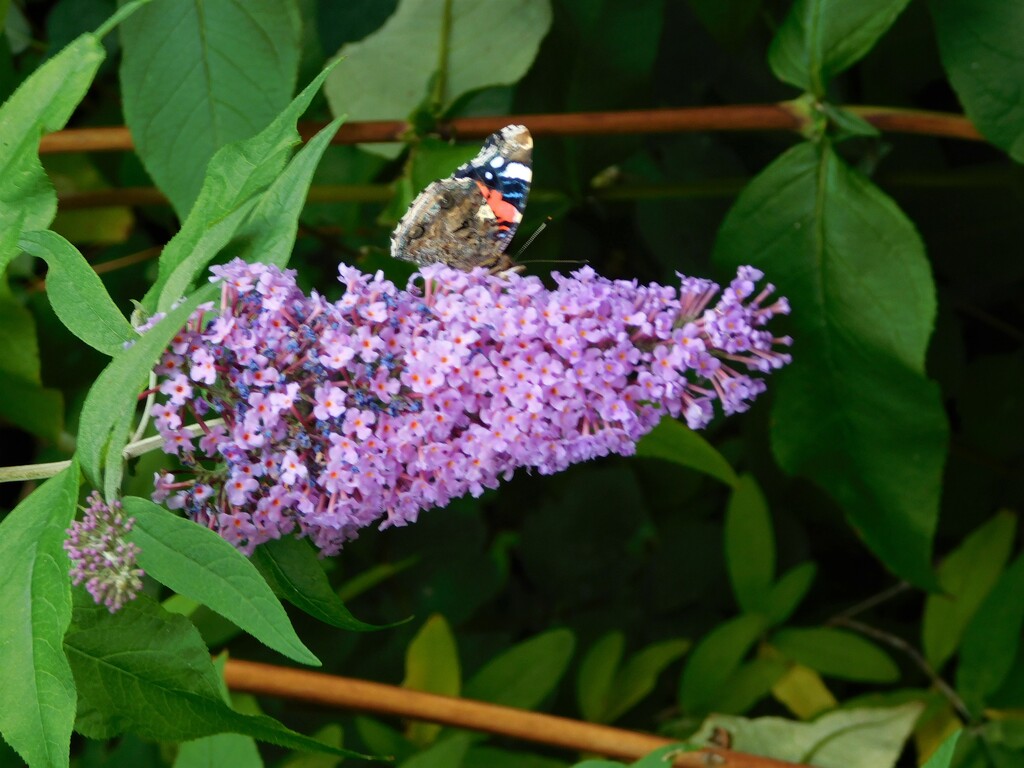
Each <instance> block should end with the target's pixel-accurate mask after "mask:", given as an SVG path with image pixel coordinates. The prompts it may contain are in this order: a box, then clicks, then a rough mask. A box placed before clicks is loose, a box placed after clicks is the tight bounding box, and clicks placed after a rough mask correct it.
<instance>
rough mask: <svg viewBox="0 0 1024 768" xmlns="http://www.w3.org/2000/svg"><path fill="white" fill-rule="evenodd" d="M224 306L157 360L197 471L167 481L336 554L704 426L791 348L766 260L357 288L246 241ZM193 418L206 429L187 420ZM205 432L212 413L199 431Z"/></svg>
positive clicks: (242, 544) (220, 526)
mask: <svg viewBox="0 0 1024 768" xmlns="http://www.w3.org/2000/svg"><path fill="white" fill-rule="evenodd" d="M213 271H214V273H215V275H216V276H218V277H220V278H222V279H223V293H222V298H221V303H220V307H219V308H217V311H216V312H214V306H213V305H212V304H209V305H206V306H203V307H200V308H199V309H198V310H197V311H196V314H195V315H194V316H193V318H192V319H191V321H190V323H189V325H188V326H187V327H186V328H185V329H183V330H182V331H181V333H179V334H178V335H177V337H176V338H175V339H174V340H173V342H172V344H171V347H170V349H169V350H168V351H167V352H166V354H165V355H164V357H163V359H162V360H161V361H160V363H159V365H158V368H157V372H158V373H159V375H160V384H159V391H160V393H162V395H163V398H162V402H161V403H160V404H158V405H156V406H155V407H154V408H153V410H152V413H153V416H154V419H155V421H156V426H157V429H158V431H159V432H160V434H161V436H162V437H163V439H164V450H165V451H167V452H168V453H174V454H177V456H178V457H179V459H180V461H181V463H182V465H183V469H184V473H183V476H182V479H176V478H175V477H174V476H173V475H171V474H169V473H160V474H158V475H157V477H156V491H155V493H154V495H153V498H154V499H155V500H156V501H164V500H166V502H167V505H168V506H170V507H172V508H181V509H184V511H185V512H186V514H188V516H189V517H190V518H192V519H193V520H195V521H197V522H199V523H201V524H202V525H206V526H208V527H209V528H211V529H213V530H215V531H218V532H219V533H220V534H221V535H222V536H223V537H225V538H226V539H227V540H228V541H231V542H232V543H234V544H235V545H236V546H238V547H239V548H240V549H241V550H242V551H244V552H247V553H248V552H252V550H253V549H254V548H255V547H256V546H257V545H258V544H260V543H262V542H264V541H267V540H269V539H275V538H279V537H281V536H283V535H286V534H288V533H291V532H293V531H298V532H299V533H300V534H301V535H304V536H308V537H309V538H311V539H312V540H313V541H314V542H315V544H316V545H317V546H318V547H319V548H320V549H321V551H322V552H323V553H325V554H333V553H335V552H337V551H338V550H339V549H340V548H341V546H342V544H343V543H344V542H345V541H347V540H349V539H351V538H354V537H355V536H357V535H358V532H359V530H360V529H361V528H363V527H364V526H366V525H369V524H371V523H373V522H374V521H377V520H379V519H381V518H382V517H383V522H382V527H386V526H388V525H405V524H406V523H409V522H412V521H415V520H416V517H417V515H418V514H419V512H420V511H421V510H424V509H429V508H431V507H434V506H443V505H445V504H447V503H448V502H449V501H450V500H452V499H454V498H457V497H459V496H462V495H464V494H466V493H471V494H473V495H479V494H480V493H482V492H483V491H484V489H485V488H493V487H495V486H497V485H498V482H499V480H500V479H507V478H509V477H511V475H512V473H513V472H514V471H515V470H516V469H517V468H520V467H527V468H534V469H536V470H537V471H539V472H541V473H542V474H548V473H552V472H558V471H560V470H562V469H565V468H566V467H568V466H569V465H570V464H572V463H575V462H578V461H585V460H587V459H591V458H594V457H597V456H604V455H606V454H609V453H619V454H630V453H633V452H634V450H635V445H636V441H637V440H639V439H640V437H642V436H643V435H644V434H645V433H647V432H648V431H650V430H651V429H652V428H653V427H654V425H655V424H657V423H658V421H659V420H660V419H661V418H662V417H663V416H664V415H666V414H668V415H672V416H679V415H682V416H683V417H684V418H685V419H686V421H687V423H688V424H689V425H690V426H691V427H693V428H700V427H703V426H705V425H706V424H707V423H708V421H709V420H710V419H711V417H712V415H713V413H714V410H713V403H714V402H715V401H716V400H717V401H719V402H721V404H722V407H723V410H724V411H725V412H726V413H734V412H738V411H743V410H746V409H747V408H748V407H749V404H750V402H751V401H752V400H753V399H754V398H755V397H756V396H757V395H758V394H759V393H761V392H762V391H763V390H764V382H763V381H761V380H758V379H752V378H751V377H750V376H748V375H747V374H745V373H743V372H742V371H743V370H756V371H761V372H766V371H768V370H770V369H772V368H778V367H780V366H782V365H784V364H786V363H787V362H789V356H788V355H787V354H784V353H781V352H779V351H778V350H777V349H776V347H777V346H786V345H788V344H789V343H790V342H789V339H788V338H776V337H774V336H773V335H772V334H771V333H770V332H768V331H767V330H765V329H764V326H765V324H766V323H767V322H768V320H769V319H770V318H771V317H772V316H774V315H776V314H785V313H787V312H788V311H789V307H788V305H787V304H786V302H785V300H784V299H779V300H776V301H774V303H772V304H770V305H767V306H765V305H764V302H765V300H766V299H767V298H768V296H769V295H770V294H771V293H772V291H773V289H772V287H771V286H769V287H767V288H766V289H765V290H763V291H762V292H761V293H760V294H759V295H758V296H757V297H756V298H754V299H752V300H751V298H750V297H751V296H752V295H753V291H754V283H755V282H756V281H757V280H759V279H760V278H761V273H760V272H759V271H757V270H755V269H753V268H750V267H745V268H743V269H741V270H740V272H739V275H738V276H737V278H736V279H735V280H734V281H733V282H732V283H731V284H730V286H729V288H728V289H727V290H726V291H725V292H724V293H723V295H722V297H721V299H720V300H719V301H718V303H717V304H716V305H714V306H713V307H709V304H710V302H711V300H712V299H713V298H714V297H715V296H716V295H717V293H718V290H719V288H718V286H717V285H715V284H714V283H711V282H710V281H707V280H695V279H692V278H682V286H681V289H676V288H673V287H667V286H662V285H657V284H651V285H647V286H642V285H639V284H637V283H636V282H627V281H621V280H620V281H611V280H607V279H605V278H603V277H600V276H599V275H597V274H596V273H595V272H594V271H593V270H592V269H590V268H584V269H581V270H579V271H578V272H575V273H573V274H572V275H571V276H569V277H564V276H559V275H556V276H555V278H554V279H555V281H556V283H557V287H556V288H555V289H554V290H549V289H547V288H545V287H544V284H543V283H542V282H541V281H540V280H539V279H538V278H536V277H523V276H520V275H518V274H505V275H500V276H499V275H491V274H488V273H487V272H485V271H484V270H476V271H474V272H469V273H467V272H461V271H458V270H453V269H449V268H446V267H443V266H440V265H432V266H430V267H426V268H424V269H422V270H421V272H420V273H419V274H418V275H414V276H413V278H412V279H411V280H410V284H409V286H408V287H407V289H406V290H400V289H398V288H397V287H396V286H395V285H394V284H392V283H391V282H389V281H387V280H385V279H383V277H382V276H381V275H380V274H379V273H378V274H377V275H376V276H372V277H371V276H368V275H365V274H362V273H361V272H359V271H358V270H357V269H355V268H353V267H346V266H343V267H342V268H341V270H340V271H341V280H342V282H343V283H344V284H345V286H346V292H345V294H344V296H343V297H342V298H341V299H340V300H339V301H337V302H334V303H332V302H329V301H327V300H326V299H324V298H323V297H322V296H320V295H318V294H316V293H314V294H313V295H312V296H306V295H304V294H303V293H302V292H301V291H300V290H299V289H298V288H297V287H296V285H295V280H294V273H293V272H282V271H280V270H278V269H277V268H274V267H268V266H263V265H259V264H245V263H243V262H241V261H234V262H232V263H230V264H227V265H225V266H222V267H216V268H214V269H213ZM186 422H191V423H195V424H197V425H198V426H199V430H196V429H194V428H193V429H191V430H190V429H189V428H188V427H187V426H186ZM200 430H201V431H200Z"/></svg>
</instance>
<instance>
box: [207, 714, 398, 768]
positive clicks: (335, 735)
mask: <svg viewBox="0 0 1024 768" xmlns="http://www.w3.org/2000/svg"><path fill="white" fill-rule="evenodd" d="M344 736H345V733H344V731H342V729H341V726H340V725H338V724H337V723H330V724H328V725H325V726H323V727H322V728H320V729H319V730H318V731H317V732H316V733H314V734H313V738H314V739H316V740H317V741H322V742H323V743H324V744H327V745H329V746H332V747H341V745H342V743H343V740H344ZM388 756H389V757H390V754H389V755H388ZM342 760H343V758H341V757H337V756H335V755H321V754H313V753H309V752H298V753H292V754H291V755H289V756H288V757H287V758H286V759H285V760H284V761H283V762H281V763H278V765H279V766H280V768H337V766H338V765H340V764H341V761H342ZM214 765H223V763H214Z"/></svg>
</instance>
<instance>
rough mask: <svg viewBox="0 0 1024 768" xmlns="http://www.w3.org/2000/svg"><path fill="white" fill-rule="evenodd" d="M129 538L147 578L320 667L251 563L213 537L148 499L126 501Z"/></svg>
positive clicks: (274, 645)
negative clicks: (130, 520)
mask: <svg viewBox="0 0 1024 768" xmlns="http://www.w3.org/2000/svg"><path fill="white" fill-rule="evenodd" d="M123 503H124V509H125V512H126V513H128V514H129V515H131V516H132V517H134V518H135V527H134V528H133V529H132V532H131V534H130V538H131V540H132V541H134V542H135V543H136V544H137V545H138V546H139V548H140V549H141V550H142V552H141V553H140V554H139V565H140V566H141V567H142V568H143V570H145V572H146V574H147V575H149V576H152V577H153V578H154V579H156V580H157V581H159V582H160V583H161V584H163V585H164V586H166V587H169V588H170V589H173V590H174V591H175V592H177V593H178V594H181V595H185V597H191V598H192V599H193V600H197V601H199V602H200V603H202V604H203V605H205V606H207V607H208V608H210V609H211V610H214V611H216V612H217V613H219V614H220V615H221V616H223V617H224V618H225V619H228V620H229V621H231V622H232V623H234V624H235V625H237V626H238V627H239V628H240V629H243V630H245V631H246V632H248V633H249V634H250V635H252V636H253V637H255V638H256V639H257V640H259V641H260V642H261V643H264V644H265V645H267V646H269V647H270V648H273V649H274V650H275V651H277V652H278V653H282V654H284V655H285V656H287V657H288V658H290V659H294V660H295V661H298V662H300V663H302V664H312V665H315V666H319V665H320V661H319V659H317V658H316V656H314V655H313V654H312V652H311V651H310V650H309V649H308V648H306V646H305V645H303V644H302V641H301V640H299V638H298V636H297V635H296V634H295V630H294V629H292V625H291V622H290V621H289V620H288V614H286V613H285V612H284V608H283V607H281V603H279V602H278V600H277V598H276V597H275V596H274V593H273V592H272V591H271V589H270V587H269V586H268V585H267V583H266V582H265V581H264V580H263V577H262V576H260V574H259V571H257V570H256V568H255V566H254V565H253V564H252V563H250V562H249V560H248V559H247V558H246V557H245V555H243V554H242V553H241V552H239V551H238V550H237V549H235V548H234V547H233V546H231V545H230V544H229V543H228V542H226V541H225V540H224V539H222V538H221V537H220V536H218V535H217V534H216V533H214V532H213V531H211V530H210V529H208V528H204V527H203V526H201V525H197V524H195V523H193V522H191V521H190V520H186V519H185V518H183V517H178V516H177V515H175V514H173V513H171V512H168V511H167V510H166V509H164V508H163V507H160V506H158V505H156V504H154V503H153V502H151V501H148V500H146V499H140V498H138V497H135V496H128V497H126V498H125V499H124V502H123Z"/></svg>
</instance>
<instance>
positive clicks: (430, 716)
mask: <svg viewBox="0 0 1024 768" xmlns="http://www.w3.org/2000/svg"><path fill="white" fill-rule="evenodd" d="M224 679H225V680H226V681H227V684H228V687H229V688H230V689H232V690H234V691H242V692H245V693H254V694H263V695H267V696H277V697H280V698H283V699H292V700H295V701H304V702H310V703H315V704H323V705H326V706H330V707H341V708H344V709H354V710H357V711H361V712H376V713H378V714H383V715H392V716H395V717H404V718H410V719H412V720H423V721H426V722H431V723H440V724H442V725H449V726H452V727H455V728H467V729H470V730H474V731H484V732H486V733H493V734H497V735H500V736H508V737H511V738H515V739H522V740H524V741H530V742H534V743H537V744H547V745H550V746H554V747H562V748H564V749H569V750H573V751H575V752H585V753H590V754H598V755H607V756H609V757H616V758H625V759H627V760H636V759H638V758H640V757H642V756H643V755H646V754H647V753H649V752H653V751H654V750H655V749H659V748H661V747H664V746H668V745H669V744H675V743H678V742H675V741H672V740H671V739H666V738H664V737H661V736H654V735H651V734H646V733H637V732H636V731H626V730H623V729H620V728H612V727H610V726H607V725H596V724H594V723H585V722H581V721H579V720H570V719H569V718H565V717H556V716H554V715H545V714H541V713H538V712H526V711H523V710H521V709H513V708H512V707H502V706H498V705H497V704H487V703H484V702H480V701H471V700H469V699H457V698H452V697H449V696H439V695H437V694H432V693H423V692H421V691H413V690H408V689H405V688H399V687H397V686H393V685H384V684H383V683H371V682H367V681H365V680H356V679H353V678H347V677H338V676H336V675H326V674H324V673H322V672H310V671H307V670H304V669H292V668H288V667H276V666H272V665H270V664H259V663H256V662H251V661H240V660H238V659H229V660H228V662H227V665H226V666H225V668H224ZM673 764H674V765H676V766H684V767H685V768H711V767H712V766H714V767H716V768H800V767H799V766H798V764H796V763H789V762H785V761H783V760H775V759H773V758H769V757H759V756H757V755H747V754H744V753H742V752H733V751H731V750H727V749H718V748H715V747H709V748H706V749H702V750H700V751H697V752H685V753H680V754H678V755H677V756H676V758H675V761H674V763H673ZM804 768H807V767H806V766H805V767H804Z"/></svg>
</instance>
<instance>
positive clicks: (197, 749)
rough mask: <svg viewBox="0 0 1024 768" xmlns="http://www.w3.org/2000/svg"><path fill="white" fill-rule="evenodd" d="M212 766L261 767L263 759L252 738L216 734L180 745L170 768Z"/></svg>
mask: <svg viewBox="0 0 1024 768" xmlns="http://www.w3.org/2000/svg"><path fill="white" fill-rule="evenodd" d="M215 765H230V766H231V767H232V768H263V759H262V758H261V757H260V752H259V749H258V748H257V747H256V742H255V741H254V740H253V738H252V737H251V736H242V735H241V734H239V733H217V734H214V735H213V736H204V737H203V738H201V739H194V740H193V741H186V742H185V743H184V744H180V745H179V746H178V754H177V755H176V756H175V758H174V763H173V764H172V768H211V766H215Z"/></svg>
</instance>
